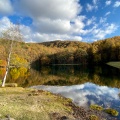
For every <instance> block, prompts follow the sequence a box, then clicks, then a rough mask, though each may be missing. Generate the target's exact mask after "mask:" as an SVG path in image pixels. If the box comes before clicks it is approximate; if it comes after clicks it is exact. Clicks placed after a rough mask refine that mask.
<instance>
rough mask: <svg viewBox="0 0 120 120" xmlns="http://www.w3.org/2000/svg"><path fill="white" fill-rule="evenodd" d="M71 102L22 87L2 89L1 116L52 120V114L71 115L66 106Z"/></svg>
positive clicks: (0, 100)
mask: <svg viewBox="0 0 120 120" xmlns="http://www.w3.org/2000/svg"><path fill="white" fill-rule="evenodd" d="M68 103H69V100H67V99H64V98H62V97H60V96H56V95H53V94H51V93H49V92H44V91H39V92H38V91H35V90H32V89H24V88H21V87H14V88H12V87H10V88H9V87H7V88H0V114H1V118H4V117H5V116H6V115H7V114H9V115H10V116H11V117H12V118H15V119H16V120H50V119H51V118H50V114H52V113H59V114H60V115H61V116H69V118H72V119H73V116H72V115H71V112H72V110H71V108H70V107H68V106H66V104H68Z"/></svg>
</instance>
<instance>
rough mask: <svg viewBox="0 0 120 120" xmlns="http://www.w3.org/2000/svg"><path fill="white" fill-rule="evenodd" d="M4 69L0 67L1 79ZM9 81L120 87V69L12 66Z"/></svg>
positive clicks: (22, 84)
mask: <svg viewBox="0 0 120 120" xmlns="http://www.w3.org/2000/svg"><path fill="white" fill-rule="evenodd" d="M4 72H5V71H4V70H3V69H2V68H0V79H3V76H4ZM7 82H16V83H18V85H19V86H22V87H29V86H33V85H60V86H70V85H77V84H84V83H87V82H91V83H94V84H98V85H101V86H109V87H116V88H120V70H119V69H115V68H113V67H109V66H96V67H85V66H44V67H41V68H40V69H39V71H36V70H33V69H26V68H11V69H10V70H9V75H8V76H7Z"/></svg>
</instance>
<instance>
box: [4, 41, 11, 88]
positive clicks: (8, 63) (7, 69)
mask: <svg viewBox="0 0 120 120" xmlns="http://www.w3.org/2000/svg"><path fill="white" fill-rule="evenodd" d="M12 46H13V40H12V42H11V46H10V52H9V56H8V62H7V68H6V72H5V76H4V78H3V81H2V87H5V82H6V78H7V74H8V71H9V65H10V57H11V53H12Z"/></svg>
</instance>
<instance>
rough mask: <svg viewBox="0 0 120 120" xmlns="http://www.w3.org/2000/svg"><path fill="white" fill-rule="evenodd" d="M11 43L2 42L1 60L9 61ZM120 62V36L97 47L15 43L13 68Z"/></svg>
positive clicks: (90, 44)
mask: <svg viewBox="0 0 120 120" xmlns="http://www.w3.org/2000/svg"><path fill="white" fill-rule="evenodd" d="M10 44H11V41H10V40H3V39H0V60H4V61H6V60H7V57H8V53H9V48H10ZM109 61H120V36H116V37H113V38H108V39H104V40H98V41H96V42H93V43H85V42H79V41H60V40H59V41H51V42H43V43H23V42H14V46H13V50H12V56H11V64H13V65H17V64H19V63H20V62H21V64H31V65H33V64H39V65H46V64H47V65H49V64H101V63H106V62H109Z"/></svg>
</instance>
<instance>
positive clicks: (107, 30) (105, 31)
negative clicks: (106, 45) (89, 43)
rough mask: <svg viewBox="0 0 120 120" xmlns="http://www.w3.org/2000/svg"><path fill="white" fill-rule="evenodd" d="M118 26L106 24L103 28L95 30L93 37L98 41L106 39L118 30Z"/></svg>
mask: <svg viewBox="0 0 120 120" xmlns="http://www.w3.org/2000/svg"><path fill="white" fill-rule="evenodd" d="M117 28H118V26H117V25H115V24H104V27H103V28H98V29H94V30H93V32H92V33H93V35H94V36H95V38H96V39H104V38H105V36H106V35H109V34H111V33H113V32H114V31H115V30H117Z"/></svg>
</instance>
